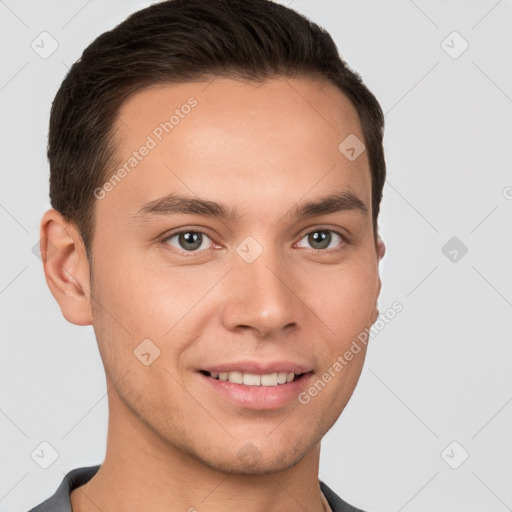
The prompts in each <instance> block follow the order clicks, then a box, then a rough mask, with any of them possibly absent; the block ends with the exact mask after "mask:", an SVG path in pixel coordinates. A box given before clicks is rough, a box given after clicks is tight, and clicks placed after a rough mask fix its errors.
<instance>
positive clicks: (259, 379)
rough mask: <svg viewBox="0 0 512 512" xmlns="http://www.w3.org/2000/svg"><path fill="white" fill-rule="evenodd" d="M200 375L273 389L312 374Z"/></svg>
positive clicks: (205, 372) (204, 373)
mask: <svg viewBox="0 0 512 512" xmlns="http://www.w3.org/2000/svg"><path fill="white" fill-rule="evenodd" d="M200 373H202V374H203V375H205V376H206V377H210V378H212V379H215V380H219V381H223V382H232V383H233V384H242V385H244V386H263V387H273V386H282V385H283V384H289V383H290V382H295V381H298V380H300V379H302V378H303V377H304V376H305V375H307V374H309V373H311V372H303V373H295V372H273V373H266V374H258V373H249V372H242V371H238V370H232V371H229V372H213V371H212V372H209V371H207V370H200Z"/></svg>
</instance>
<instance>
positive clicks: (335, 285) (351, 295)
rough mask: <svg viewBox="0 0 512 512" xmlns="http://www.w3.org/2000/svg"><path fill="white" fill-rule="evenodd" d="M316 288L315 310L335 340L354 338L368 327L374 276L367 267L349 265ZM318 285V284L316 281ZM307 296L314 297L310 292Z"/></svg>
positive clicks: (375, 286) (374, 293)
mask: <svg viewBox="0 0 512 512" xmlns="http://www.w3.org/2000/svg"><path fill="white" fill-rule="evenodd" d="M322 283H323V284H324V287H323V289H322V291H320V289H319V288H318V287H316V292H315V293H316V295H317V297H318V298H317V299H316V305H315V307H316V310H317V311H318V315H319V317H320V318H321V319H322V320H323V321H324V322H325V324H326V325H327V326H328V327H329V328H330V332H331V334H333V336H334V337H335V338H336V339H337V340H338V342H340V341H342V340H343V339H345V340H346V339H347V338H351V339H352V337H354V336H357V335H358V334H359V333H360V332H361V331H363V330H364V329H365V328H367V327H370V325H371V321H372V317H373V313H374V310H375V306H376V299H377V291H378V275H377V272H376V269H375V268H374V267H372V266H370V265H362V264H359V265H352V266H351V268H350V269H346V270H345V269H340V270H339V271H338V272H333V273H332V274H331V275H330V276H328V279H323V280H322ZM317 284H318V281H317ZM310 296H311V297H314V296H315V295H314V293H313V290H311V292H310Z"/></svg>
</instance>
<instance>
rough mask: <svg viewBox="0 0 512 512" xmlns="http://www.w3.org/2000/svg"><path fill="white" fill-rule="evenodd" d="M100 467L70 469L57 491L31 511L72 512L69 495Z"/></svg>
mask: <svg viewBox="0 0 512 512" xmlns="http://www.w3.org/2000/svg"><path fill="white" fill-rule="evenodd" d="M98 469H100V465H97V466H88V467H84V468H76V469H72V470H71V471H69V472H68V473H67V474H66V476H65V477H64V479H63V480H62V482H61V483H60V485H59V487H58V488H57V490H56V491H55V493H54V494H53V495H52V496H50V497H49V498H48V499H46V500H45V501H43V502H42V503H40V504H39V505H37V506H36V507H34V508H31V509H30V510H29V512H72V510H71V502H70V499H69V495H70V494H71V491H72V490H73V489H76V488H77V487H80V486H81V485H84V484H85V483H87V482H88V481H89V480H90V479H91V478H92V477H93V476H94V475H95V474H96V472H97V471H98Z"/></svg>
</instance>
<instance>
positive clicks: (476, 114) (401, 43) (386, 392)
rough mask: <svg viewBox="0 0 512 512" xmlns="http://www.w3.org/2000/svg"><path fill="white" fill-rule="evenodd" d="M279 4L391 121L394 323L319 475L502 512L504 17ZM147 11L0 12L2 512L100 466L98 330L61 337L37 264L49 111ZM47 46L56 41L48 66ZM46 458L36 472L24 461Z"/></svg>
mask: <svg viewBox="0 0 512 512" xmlns="http://www.w3.org/2000/svg"><path fill="white" fill-rule="evenodd" d="M282 3H285V4H287V5H290V7H293V8H295V9H297V10H298V11H300V12H302V13H304V14H306V15H307V16H308V17H310V18H311V19H312V20H313V21H315V22H317V23H319V24H320V25H322V26H324V27H325V28H326V29H327V30H329V31H330V32H331V34H332V35H333V37H334V39H335V41H336V42H337V44H338V46H339V49H340V52H341V54H342V56H343V57H344V58H345V59H346V60H347V62H348V63H349V65H351V66H352V67H354V68H355V69H356V70H357V71H358V72H359V73H360V74H361V75H362V77H363V79H364V80H365V82H366V83H367V85H368V86H369V87H370V89H372V90H373V91H374V93H375V95H376V96H377V98H378V99H379V101H380V103H381V105H382V107H383V110H384V111H385V113H386V135H385V149H386V154H387V164H388V180H387V183H386V186H385V189H384V200H383V203H382V214H381V218H380V226H381V234H382V236H383V238H384V240H385V242H386V244H387V253H386V256H385V258H384V260H383V261H382V262H381V277H382V280H383V289H382V293H381V298H380V303H379V305H380V310H381V312H383V311H385V310H386V309H387V308H389V307H390V306H391V304H392V303H393V302H394V301H400V302H401V303H402V304H403V307H404V310H403V311H402V312H401V313H400V314H399V315H397V316H396V318H395V319H394V320H392V321H391V322H390V323H389V324H387V325H386V327H385V329H383V330H382V331H380V332H379V334H378V335H377V336H375V337H374V338H372V340H371V342H370V347H369V351H368V355H367V360H366V364H365V367H364V370H363V373H362V375H361V379H360V381H359V384H358V386H357V388H356V390H355V392H354V395H353V397H352V399H351V401H350V402H349V405H348V406H347V408H346V409H345V411H344V413H343V414H342V416H341V417H340V419H339V421H338V422H337V424H336V425H335V426H334V427H333V429H332V430H331V431H330V432H329V433H328V434H327V436H326V437H325V439H324V441H323V443H322V458H321V464H320V478H322V479H323V480H324V481H325V482H326V483H327V484H328V485H330V486H331V487H332V488H333V489H334V490H335V491H336V492H338V493H339V494H340V495H341V496H342V497H343V498H344V499H346V500H347V501H349V502H351V503H352V504H354V505H356V506H358V507H360V508H363V509H364V510H367V511H369V512H371V511H374V512H391V511H396V512H398V511H402V510H403V511H406V512H414V511H416V512H419V511H433V510H435V511H436V512H440V511H460V510H464V511H465V512H472V511H479V512H483V511H485V512H502V511H505V510H512V485H511V483H512V442H511V434H512V428H511V427H512V404H511V401H512V385H511V384H512V372H511V371H510V362H511V355H512V344H511V335H510V319H511V313H512V309H511V308H512V270H511V269H512V265H511V262H512V240H511V237H512V235H511V231H512V230H511V229H510V227H511V220H512V167H511V156H512V141H511V135H512V67H511V62H512V60H511V55H512V31H511V27H512V2H511V1H510V0H501V1H496V0H481V1H462V0H461V1H454V0H450V1H426V0H423V1H422V0H415V1H414V2H413V1H412V0H411V1H407V0H400V1H389V0H386V1H368V0H364V1H362V0H350V1H348V0H347V1H327V0H323V1H319V0H315V1H312V0H309V1H300V0H293V1H291V2H290V1H288V0H283V2H282ZM146 5H149V2H143V1H134V0H130V1H126V0H123V1H120V0H117V1H113V0H109V1H100V0H89V1H86V0H71V1H70V0H67V1H63V0H61V1H57V0H52V1H45V2H42V1H23V0H0V38H1V66H0V109H1V112H2V116H1V134H0V135H1V137H0V140H1V143H2V151H1V166H0V173H1V180H2V181H1V183H2V187H1V189H0V225H1V230H2V231H1V233H2V236H1V244H2V251H1V254H2V259H1V261H2V264H1V266H0V307H1V313H2V314H1V319H0V320H1V324H0V328H1V334H2V337H1V339H2V341H1V342H2V357H1V358H0V379H1V381H0V386H1V387H0V389H1V403H0V427H1V435H0V447H1V464H0V510H1V511H13V512H15V511H23V510H27V509H28V508H29V507H31V506H34V505H35V504H37V503H39V502H41V501H42V500H43V499H45V498H46V497H48V496H49V495H50V494H52V493H53V492H54V491H55V489H56V488H57V486H58V484H59V483H60V482H61V480H62V478H63V476H64V473H66V472H67V471H69V470H71V469H73V468H76V467H82V466H87V465H94V464H99V463H101V462H102V461H103V457H104V453H105V444H106V427H107V396H106V387H105V378H104V374H103V367H102V364H101V360H100V358H99V354H98V351H97V348H96V344H95V339H94V336H93V331H92V328H91V327H78V326H74V325H72V324H69V323H67V322H66V321H65V319H64V318H63V317H62V315H61V313H60V310H59V307H58V305H57V303H56V302H55V300H54V299H53V297H52V295H51V294H50V292H49V290H48V288H47V286H46V283H45V280H44V276H43V271H42V265H41V263H40V261H39V260H38V258H37V257H36V256H35V255H34V254H33V252H32V250H33V247H34V245H35V244H37V243H38V238H39V236H38V233H39V221H40V217H41V215H42V213H43V212H44V211H45V210H46V209H47V208H48V207H49V203H48V164H47V161H46V154H45V149H46V137H47V127H48V126H47V125H48V115H49V108H50V104H51V101H52V99H53V97H54V95H55V93H56V91H57V89H58V87H59V85H60V83H61V81H62V79H63V78H64V75H65V73H66V71H67V69H68V67H69V65H71V63H73V62H74V61H75V60H76V59H77V58H78V57H79V56H80V54H81V52H82V51H83V49H84V48H85V47H86V46H87V45H88V44H89V43H90V42H91V41H92V40H93V39H94V38H95V37H96V36H97V35H99V34H100V33H101V32H103V31H105V30H107V29H110V28H111V27H113V26H114V25H115V24H117V23H118V22H120V21H122V20H123V19H124V18H125V17H126V16H127V15H128V14H129V13H131V12H133V11H135V10H138V9H139V8H141V7H144V6H146ZM43 31H47V32H48V33H49V34H51V37H52V38H53V39H55V40H56V41H57V42H58V48H57V49H56V51H55V52H54V53H53V54H52V55H50V56H48V58H45V59H44V58H42V57H41V56H40V55H39V53H37V52H36V51H34V49H33V48H32V47H31V44H32V41H35V43H34V45H39V50H38V51H39V52H42V51H43V50H44V51H49V50H50V49H51V44H52V41H51V40H50V39H49V38H48V36H40V34H41V32H43ZM454 31H456V32H458V33H459V34H460V36H459V35H457V34H453V32H454ZM43 37H46V39H44V40H42V38H43ZM443 41H444V42H443ZM465 41H466V42H467V44H469V47H468V48H467V49H466V50H465V51H464V52H463V53H461V51H462V50H463V49H464V47H465V44H466V43H465ZM43 47H44V48H43ZM452 237H457V240H455V241H452V242H451V243H450V244H449V245H448V246H447V247H446V248H445V249H444V250H443V247H444V246H445V244H446V243H447V242H448V241H449V240H450V239H451V238H452ZM452 244H454V245H452ZM462 244H463V245H462ZM463 246H465V247H467V253H466V254H463ZM454 251H456V252H454ZM454 441H455V444H451V443H452V442H454ZM42 442H47V443H49V444H50V445H51V446H52V447H53V448H54V449H55V450H56V451H57V452H58V458H57V459H56V460H55V462H54V463H53V464H52V465H51V466H50V467H49V468H48V469H43V468H42V467H40V465H38V464H37V463H36V462H35V460H34V459H33V458H32V456H31V454H32V453H33V452H34V450H36V451H37V450H39V451H40V450H41V446H40V444H41V443H42ZM450 444H451V446H449V445H450ZM44 447H45V445H43V448H44ZM447 447H448V449H447ZM466 452H467V454H468V455H469V457H468V458H467V460H465V461H464V462H463V463H462V464H461V462H462V461H463V460H464V457H465V454H466ZM45 453H46V454H47V455H48V454H51V450H50V449H49V448H48V447H46V450H45ZM48 456H49V455H48ZM456 466H458V468H457V469H454V467H456Z"/></svg>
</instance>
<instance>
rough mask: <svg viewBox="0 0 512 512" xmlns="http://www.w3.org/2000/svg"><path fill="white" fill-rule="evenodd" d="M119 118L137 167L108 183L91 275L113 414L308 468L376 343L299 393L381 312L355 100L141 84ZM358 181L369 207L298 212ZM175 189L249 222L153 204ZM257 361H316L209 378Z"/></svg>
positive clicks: (224, 461) (207, 457) (227, 457)
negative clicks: (244, 378)
mask: <svg viewBox="0 0 512 512" xmlns="http://www.w3.org/2000/svg"><path fill="white" fill-rule="evenodd" d="M190 98H193V99H192V100H190ZM184 105H188V107H185V106H184ZM176 109H177V110H178V112H175V110H176ZM171 115H174V116H175V117H174V118H173V119H171V121H170V122H169V119H170V117H171ZM166 121H167V122H169V124H168V125H165V122H166ZM161 123H164V124H163V125H162V124H161ZM163 126H165V129H164V128H163ZM116 127H117V130H118V131H117V138H118V140H119V141H120V146H119V149H118V152H117V156H118V157H119V162H120V164H119V166H118V167H117V168H116V169H118V168H121V167H122V165H124V164H125V163H127V162H131V164H130V163H128V165H127V166H126V167H125V171H126V170H127V169H129V171H127V172H124V173H123V172H121V173H120V176H121V179H120V180H115V181H114V182H113V183H115V185H112V186H110V187H109V186H107V187H105V189H103V190H104V191H103V192H98V194H97V196H98V197H101V199H98V200H97V201H96V205H95V208H96V231H95V237H94V242H93V245H92V254H93V279H94V282H93V283H92V284H91V295H92V297H93V299H92V304H91V307H92V310H93V325H94V329H95V332H96V336H97V339H98V344H99V349H100V353H101V357H102V360H103V363H104V366H105V370H106V374H107V384H108V387H109V388H110V387H111V386H113V385H115V384H116V387H113V388H112V389H111V390H110V393H109V400H110V406H111V409H110V415H111V421H112V422H115V423H116V424H117V425H118V426H119V425H132V426H133V425H136V426H137V427H136V428H137V429H139V430H138V431H139V432H140V433H141V435H142V436H146V438H147V439H151V442H152V443H154V444H155V445H156V444H159V445H160V449H161V450H163V451H165V450H171V451H172V450H176V448H178V449H179V450H181V451H183V452H185V453H187V454H189V455H191V456H192V457H193V458H194V459H196V460H198V461H201V462H202V463H204V464H206V465H208V466H210V467H215V468H218V469H222V470H224V471H233V472H248V473H251V472H253V473H259V472H268V471H277V470H280V469H284V468H286V467H289V466H291V465H293V464H295V463H297V462H298V461H299V460H301V459H302V457H304V455H305V454H306V453H307V452H308V451H309V450H311V448H313V447H314V446H315V445H317V444H318V443H319V441H320V440H321V438H322V437H323V435H324V434H325V433H326V432H327V431H328V430H329V429H330V427H331V426H332V425H333V424H334V422H335V421H336V420H337V418H338V416H339V415H340V414H341V412H342V410H343V409H344V407H345V405H346V404H347V402H348V400H349V398H350V396H351V394H352V392H353V390H354V388H355V386H356V383H357V380H358V378H359V375H360V372H361V369H362V365H363V361H364V357H365V352H366V350H365V347H364V345H362V349H361V350H360V352H359V353H358V354H356V355H354V357H353V359H352V360H351V361H350V362H349V363H348V364H346V365H344V367H343V369H342V370H341V371H337V372H334V376H333V377H332V378H331V379H330V382H328V383H326V384H325V386H323V387H321V386H317V388H318V389H319V390H318V391H317V393H316V395H315V396H310V400H309V401H308V403H303V402H305V400H304V399H303V400H302V401H300V400H299V393H300V392H304V391H306V392H307V390H308V389H309V388H310V387H311V386H314V384H315V382H316V381H317V380H318V379H320V380H321V379H322V375H323V374H324V373H325V372H328V370H329V368H332V367H333V365H334V363H335V362H336V361H337V360H338V356H342V355H343V354H344V353H345V352H346V351H347V350H348V349H349V347H350V345H351V343H352V341H353V340H356V339H357V336H358V334H359V333H361V332H362V331H364V330H365V328H369V327H370V326H371V325H372V323H373V322H374V321H375V319H376V302H377V298H378V294H379V291H380V280H379V275H378V261H379V258H378V255H377V251H376V248H375V243H374V233H373V230H372V210H371V178H370V171H369V165H368V159H367V155H366V152H365V151H364V152H363V153H362V154H361V155H360V156H359V157H358V158H356V159H355V160H353V161H351V159H349V158H347V157H346V156H345V155H344V154H343V153H342V152H340V150H339V149H338V146H339V145H340V143H341V142H342V141H343V140H344V139H345V138H346V137H347V136H349V135H350V134H354V135H355V136H357V137H358V138H359V139H360V140H363V134H362V130H361V127H360V123H359V120H358V116H357V113H356V110H355V108H354V107H353V106H352V105H351V104H350V102H349V101H348V100H347V99H346V98H345V97H344V96H343V95H342V94H341V93H340V92H339V91H338V90H337V89H335V88H334V87H333V86H332V85H329V84H326V83H320V82H314V81H310V80H302V79H301V80H299V79H281V78H280V79H274V80H270V81H266V82H263V83H257V84H255V83H252V84H248V83H243V82H241V81H235V80H228V79H216V80H214V81H213V82H212V83H210V84H209V83H207V82H204V83H187V84H178V85H167V86H159V87H153V88H150V89H146V90H144V91H142V92H139V93H137V94H136V95H134V96H133V97H131V98H130V99H129V100H128V102H126V103H125V104H124V105H123V107H122V109H121V112H120V119H119V120H118V122H117V124H116ZM148 137H149V138H148ZM141 146H146V148H148V149H147V150H140V148H141ZM134 151H136V152H137V155H136V156H134V155H133V152H134ZM143 154H145V156H143ZM349 154H350V153H349ZM131 157H132V158H136V160H137V161H136V162H135V160H131V161H130V158H131ZM118 177H119V174H118ZM107 189H108V191H106V192H105V190H107ZM343 193H345V194H348V193H350V194H353V195H354V196H356V197H357V198H359V200H360V201H362V202H363V203H364V205H366V208H367V211H366V213H364V212H363V211H362V210H361V209H359V208H357V207H356V206H354V205H355V202H354V201H353V202H352V203H350V204H352V208H348V209H341V210H339V211H335V212H331V213H320V214H319V213H318V212H316V214H315V215H306V216H301V217H297V216H296V215H295V213H296V211H297V210H298V209H300V207H301V206H303V205H304V204H305V203H308V202H317V201H319V200H321V199H323V198H325V197H327V196H331V195H333V194H337V195H342V194H343ZM169 194H176V195H177V194H179V195H184V196H188V197H189V198H191V199H196V200H203V201H209V202H215V203H219V204H222V205H224V206H225V208H226V210H227V212H228V213H236V215H237V216H233V217H229V216H227V217H219V216H215V215H206V210H205V209H203V210H198V211H197V212H196V213H194V212H193V211H191V210H188V211H189V213H183V212H182V213H176V212H174V213H172V212H170V210H169V209H166V204H160V205H158V206H156V207H155V202H156V201H158V200H159V199H162V198H165V197H166V196H168V195H169ZM148 204H151V205H152V206H153V208H151V207H148V206H147V205H148ZM169 204H170V203H169V202H168V203H167V206H169ZM180 204H181V205H182V206H183V205H185V203H183V202H182V203H180ZM306 213H307V212H306ZM309 213H310V214H311V212H309ZM313 213H315V212H313ZM180 233H181V234H180ZM143 340H150V341H144V342H143ZM141 343H143V345H141ZM139 346H140V347H139ZM158 354H159V355H158ZM242 362H252V363H256V366H255V368H256V369H258V368H260V369H261V372H253V371H252V372H249V373H263V374H267V373H274V370H275V371H278V370H279V368H281V367H282V368H281V369H283V370H284V371H289V370H290V365H291V366H293V365H297V367H301V368H302V370H303V371H307V372H309V373H307V374H306V375H304V376H302V377H301V378H300V379H299V380H297V381H296V382H292V383H286V384H277V385H274V386H271V387H267V386H261V387H254V386H249V385H245V384H232V383H223V382H222V381H220V380H214V379H213V377H211V376H207V375H205V374H204V373H205V372H204V371H205V370H208V369H209V370H211V371H214V370H215V369H220V370H223V373H226V372H228V371H229V370H230V369H231V370H233V371H236V370H239V369H241V368H240V367H241V363H242ZM274 363H276V364H277V366H270V365H272V364H274ZM258 364H259V365H260V366H257V365H258ZM267 370H268V371H267ZM201 371H203V372H201ZM331 375H332V370H331ZM249 378H250V377H249ZM267 379H268V382H271V379H272V377H265V382H267ZM313 394H314V393H313ZM302 396H303V397H304V395H302ZM308 396H309V395H308ZM113 416H114V417H113ZM120 428H123V427H120ZM248 443H250V444H248ZM248 460H252V461H253V462H254V465H253V467H252V469H247V461H248Z"/></svg>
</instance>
